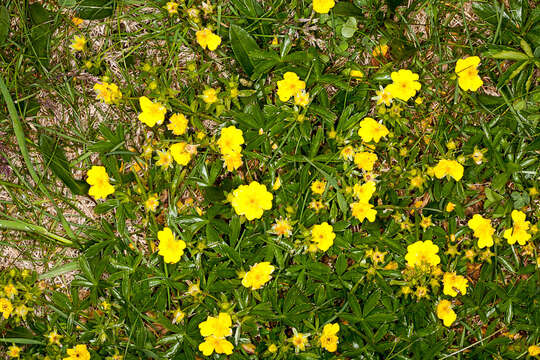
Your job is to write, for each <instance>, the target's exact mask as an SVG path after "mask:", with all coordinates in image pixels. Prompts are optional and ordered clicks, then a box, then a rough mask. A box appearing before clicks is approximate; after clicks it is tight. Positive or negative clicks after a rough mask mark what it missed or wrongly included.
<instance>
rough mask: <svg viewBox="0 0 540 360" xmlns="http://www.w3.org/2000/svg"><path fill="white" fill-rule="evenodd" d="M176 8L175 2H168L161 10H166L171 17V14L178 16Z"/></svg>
mask: <svg viewBox="0 0 540 360" xmlns="http://www.w3.org/2000/svg"><path fill="white" fill-rule="evenodd" d="M178 6H179V4H178V3H177V2H174V1H169V2H167V4H165V6H164V7H163V8H164V9H166V10H167V12H168V13H169V15H173V14H178Z"/></svg>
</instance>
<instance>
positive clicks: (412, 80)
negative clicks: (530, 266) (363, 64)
mask: <svg viewBox="0 0 540 360" xmlns="http://www.w3.org/2000/svg"><path fill="white" fill-rule="evenodd" d="M390 76H391V77H392V81H393V83H392V84H390V85H388V86H387V87H386V88H387V90H388V91H389V92H390V94H392V96H393V97H394V98H398V99H400V100H403V101H407V100H409V99H410V98H412V97H413V96H414V95H416V92H417V91H418V90H420V88H421V87H422V85H421V84H420V83H419V82H418V81H417V80H418V74H415V73H413V72H412V71H411V70H405V69H401V70H399V71H398V72H395V71H394V72H392V74H391V75H390Z"/></svg>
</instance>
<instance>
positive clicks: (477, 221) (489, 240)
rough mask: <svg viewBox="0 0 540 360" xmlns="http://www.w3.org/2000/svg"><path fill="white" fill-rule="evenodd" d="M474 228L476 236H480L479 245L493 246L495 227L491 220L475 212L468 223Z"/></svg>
mask: <svg viewBox="0 0 540 360" xmlns="http://www.w3.org/2000/svg"><path fill="white" fill-rule="evenodd" d="M467 224H468V225H469V227H470V228H471V229H472V230H474V236H476V237H477V238H478V247H479V248H480V249H482V248H483V247H486V246H488V247H489V246H493V237H492V235H493V234H494V233H495V229H494V228H493V227H492V226H491V221H490V220H489V219H485V218H483V217H482V215H479V214H474V216H473V217H472V219H471V220H469V222H468V223H467Z"/></svg>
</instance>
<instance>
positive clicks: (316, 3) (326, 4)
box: [313, 0, 336, 14]
mask: <svg viewBox="0 0 540 360" xmlns="http://www.w3.org/2000/svg"><path fill="white" fill-rule="evenodd" d="M334 5H336V3H335V2H334V0H313V10H314V11H315V12H316V13H319V14H328V12H329V11H330V9H331V8H333V7H334Z"/></svg>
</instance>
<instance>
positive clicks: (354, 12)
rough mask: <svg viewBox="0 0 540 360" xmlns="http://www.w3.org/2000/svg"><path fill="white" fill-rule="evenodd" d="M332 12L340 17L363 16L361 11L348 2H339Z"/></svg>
mask: <svg viewBox="0 0 540 360" xmlns="http://www.w3.org/2000/svg"><path fill="white" fill-rule="evenodd" d="M332 11H333V12H334V14H335V15H342V16H364V13H363V12H362V9H360V8H359V7H357V6H356V5H354V4H353V3H350V2H345V1H339V2H337V3H336V5H335V6H334V7H333V9H332Z"/></svg>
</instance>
